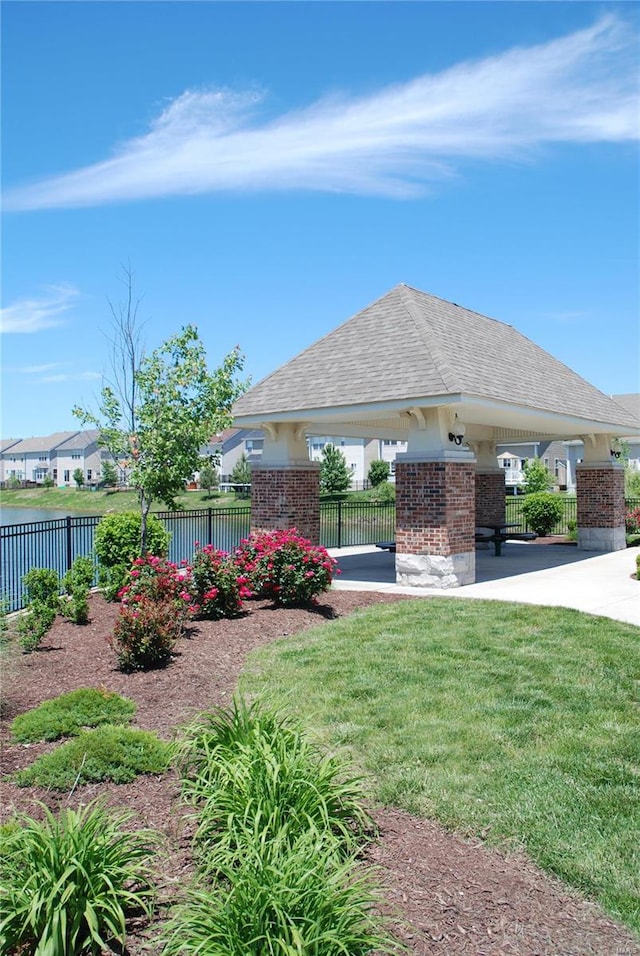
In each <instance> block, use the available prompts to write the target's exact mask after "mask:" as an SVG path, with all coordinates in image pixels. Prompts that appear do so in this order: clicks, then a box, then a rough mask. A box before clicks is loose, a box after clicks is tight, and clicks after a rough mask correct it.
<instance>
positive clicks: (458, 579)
mask: <svg viewBox="0 0 640 956" xmlns="http://www.w3.org/2000/svg"><path fill="white" fill-rule="evenodd" d="M475 579H476V554H475V551H461V552H459V553H457V554H450V555H442V554H396V584H401V585H403V586H404V587H411V588H441V589H442V590H445V589H446V588H459V587H462V586H463V585H464V584H473V582H474V581H475Z"/></svg>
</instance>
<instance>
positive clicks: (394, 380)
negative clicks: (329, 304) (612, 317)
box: [234, 284, 638, 440]
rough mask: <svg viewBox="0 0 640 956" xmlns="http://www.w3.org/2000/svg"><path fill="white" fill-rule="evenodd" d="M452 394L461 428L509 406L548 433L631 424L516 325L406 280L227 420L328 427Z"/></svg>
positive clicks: (265, 384) (280, 372) (261, 387)
mask: <svg viewBox="0 0 640 956" xmlns="http://www.w3.org/2000/svg"><path fill="white" fill-rule="evenodd" d="M454 398H455V399H457V400H458V401H460V400H464V401H466V402H467V405H468V408H467V410H466V414H467V417H465V418H463V419H462V420H463V421H465V422H467V423H468V422H470V421H472V420H475V421H478V422H482V423H484V424H489V423H492V422H495V421H498V422H499V423H500V424H502V425H506V424H508V419H509V416H508V415H507V416H505V415H504V414H503V415H502V416H498V418H497V419H496V418H495V415H494V413H495V412H496V411H497V409H498V408H501V409H502V411H504V408H505V406H509V407H511V408H512V409H515V408H516V407H517V408H518V409H520V410H521V414H520V416H519V428H520V429H522V426H523V424H524V423H525V421H526V419H527V412H528V410H529V411H533V410H535V411H536V412H542V413H545V414H544V415H543V416H537V417H534V416H529V418H530V421H528V422H527V427H528V428H530V429H531V430H532V431H533V430H535V429H539V428H540V425H541V423H542V420H543V419H544V421H545V425H546V428H545V432H548V433H549V434H554V433H556V432H557V434H558V435H562V434H567V433H568V432H567V428H568V426H566V427H562V428H558V427H554V424H553V423H555V424H556V425H557V423H558V420H559V419H566V418H567V417H570V418H571V419H573V420H584V422H585V423H586V425H589V426H593V425H594V424H598V423H601V424H602V423H605V424H606V427H607V428H609V426H611V431H612V433H620V431H619V429H620V428H621V427H623V428H634V427H635V428H636V429H637V428H638V422H637V421H636V420H635V419H634V418H633V416H632V415H630V413H629V412H628V411H627V409H626V408H623V407H622V406H621V405H619V404H617V403H616V402H614V401H613V400H612V399H611V398H610V397H608V396H607V395H605V394H604V393H603V392H600V391H599V390H598V389H597V388H595V387H594V386H593V385H591V384H590V383H589V382H587V381H585V379H583V378H581V377H580V376H579V375H578V374H577V373H576V372H574V371H572V370H571V369H570V368H568V367H567V366H566V365H564V364H563V363H562V362H560V361H558V359H556V358H554V357H553V356H552V355H550V354H549V353H548V352H545V351H544V349H542V348H540V346H538V345H536V344H535V343H534V342H532V341H531V340H530V339H528V338H526V336H524V335H522V334H521V333H520V332H518V331H517V329H515V328H513V327H512V326H510V325H506V324H505V323H504V322H499V321H497V320H496V319H491V318H488V317H487V316H485V315H481V314H479V313H477V312H473V311H471V310H469V309H465V308H462V307H461V306H459V305H457V304H456V303H453V302H447V301H445V300H444V299H440V298H437V297H436V296H434V295H430V294H429V293H426V292H421V291H419V290H418V289H414V288H411V287H410V286H407V285H404V284H401V285H397V286H395V288H393V289H391V291H390V292H388V293H387V294H386V295H384V296H382V298H380V299H378V300H377V301H375V302H373V303H372V304H371V305H369V306H367V308H365V309H363V310H362V311H361V312H359V313H358V314H357V315H355V316H353V317H352V318H350V319H349V320H348V321H346V322H345V323H344V324H343V325H341V326H339V327H338V328H337V329H335V330H334V331H333V332H330V333H329V334H328V335H326V336H324V338H321V339H319V340H318V341H317V342H315V343H314V344H313V345H311V346H309V348H307V349H305V350H304V351H303V352H301V353H300V354H299V355H297V356H295V357H294V358H293V359H291V361H289V362H287V363H286V364H285V365H283V366H281V368H279V369H277V370H276V371H275V372H273V373H272V374H271V375H269V376H268V377H267V378H265V379H263V380H262V381H261V382H259V383H258V384H257V385H255V386H254V387H253V388H252V389H250V390H249V391H248V392H246V393H245V395H243V396H242V397H241V398H240V399H239V400H238V402H237V403H236V405H235V407H234V415H235V423H236V424H237V425H242V426H246V425H249V424H258V423H259V422H261V421H262V422H264V421H269V420H271V421H278V420H287V419H289V420H290V419H291V413H292V412H295V414H296V415H297V418H298V420H303V421H304V420H305V418H308V419H309V420H310V419H312V418H313V419H319V418H320V417H323V416H324V418H325V421H334V422H335V421H338V420H340V417H341V416H340V415H339V414H336V412H337V410H338V409H340V410H342V413H343V414H342V417H343V418H345V417H346V418H348V417H349V416H351V418H355V417H365V418H368V419H371V418H372V416H373V417H375V415H376V414H377V415H380V414H382V415H384V414H385V410H387V411H388V412H390V411H391V409H396V410H397V409H400V408H402V407H404V408H405V409H407V408H408V407H410V406H412V405H414V406H421V405H436V404H441V405H446V404H451V403H452V400H453V399H454ZM472 406H473V408H472ZM482 406H485V412H484V413H483V412H482ZM487 406H488V409H487ZM491 409H492V410H493V411H491ZM330 411H331V412H332V413H333V414H328V413H329V412H330ZM396 415H397V411H396ZM472 415H475V418H472V417H471V416H472ZM492 416H493V417H492ZM516 417H518V416H516ZM461 418H462V416H461ZM534 418H535V420H534ZM576 424H577V423H576ZM572 427H573V424H572ZM603 430H605V429H603ZM507 431H508V429H507ZM499 437H500V439H501V440H504V439H505V438H506V437H507V436H506V434H505V435H504V436H503V435H500V436H499Z"/></svg>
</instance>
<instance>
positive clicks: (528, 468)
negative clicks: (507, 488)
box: [522, 458, 554, 494]
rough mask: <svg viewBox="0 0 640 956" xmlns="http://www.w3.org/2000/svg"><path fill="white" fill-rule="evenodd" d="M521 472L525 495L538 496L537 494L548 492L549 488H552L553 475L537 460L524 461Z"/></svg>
mask: <svg viewBox="0 0 640 956" xmlns="http://www.w3.org/2000/svg"><path fill="white" fill-rule="evenodd" d="M522 470H523V472H524V489H525V492H526V494H538V492H545V491H549V488H552V487H553V483H554V478H553V475H552V474H551V472H550V471H549V469H548V468H547V466H546V465H545V464H544V462H543V461H541V460H540V459H539V458H532V459H529V460H528V461H525V463H524V465H523V468H522Z"/></svg>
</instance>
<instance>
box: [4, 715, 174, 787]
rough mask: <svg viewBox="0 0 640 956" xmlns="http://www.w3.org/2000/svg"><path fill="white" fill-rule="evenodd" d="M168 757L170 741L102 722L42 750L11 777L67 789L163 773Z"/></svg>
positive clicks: (23, 782) (22, 782)
mask: <svg viewBox="0 0 640 956" xmlns="http://www.w3.org/2000/svg"><path fill="white" fill-rule="evenodd" d="M170 758H171V747H170V745H169V744H167V743H165V742H164V741H162V740H160V739H159V738H158V737H156V736H155V734H151V733H148V732H147V731H144V730H135V729H133V728H131V727H114V726H112V725H110V724H106V725H104V726H103V727H98V728H97V729H96V730H84V731H82V732H81V733H80V734H79V735H78V736H77V737H74V738H72V739H71V740H68V741H67V742H66V743H64V744H61V745H60V746H59V747H56V749H55V750H52V751H51V752H50V753H48V754H43V755H42V756H41V757H39V758H38V759H37V760H36V761H34V763H32V764H31V766H30V767H27V768H26V769H25V770H19V771H18V772H17V773H16V774H15V775H14V780H15V782H16V783H17V785H18V786H19V787H31V786H35V787H46V788H50V789H51V790H71V789H72V788H73V787H74V786H78V785H82V784H85V783H99V782H100V781H101V780H112V781H113V782H114V783H130V782H131V780H134V779H135V778H136V777H137V776H139V775H140V774H142V773H153V774H159V773H164V772H165V770H166V769H167V766H168V764H169V760H170Z"/></svg>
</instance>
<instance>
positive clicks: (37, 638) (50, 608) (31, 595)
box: [16, 568, 60, 654]
mask: <svg viewBox="0 0 640 956" xmlns="http://www.w3.org/2000/svg"><path fill="white" fill-rule="evenodd" d="M22 580H23V582H24V588H25V595H26V598H27V604H26V609H25V612H24V614H21V615H20V617H19V618H18V623H17V625H16V630H17V632H18V634H19V635H20V645H21V647H22V650H23V651H24V652H25V654H30V653H31V652H32V651H35V650H37V649H38V647H39V646H40V642H41V641H42V638H43V637H44V636H45V634H46V633H47V631H49V630H50V628H51V627H52V626H53V622H54V621H55V619H56V614H57V613H58V609H59V601H60V579H59V577H58V574H57V572H56V571H54V570H53V569H52V568H32V569H31V571H29V572H28V573H27V574H25V575H24V577H23V579H22Z"/></svg>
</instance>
